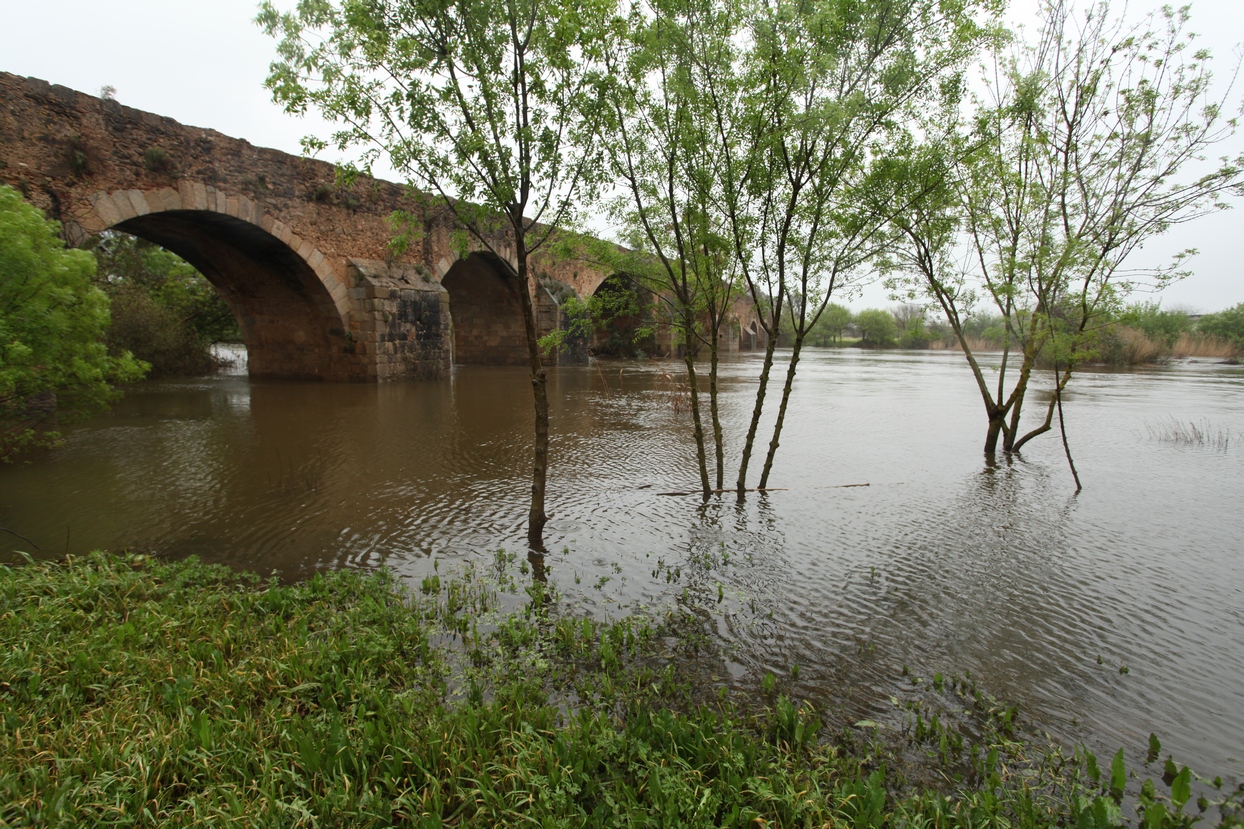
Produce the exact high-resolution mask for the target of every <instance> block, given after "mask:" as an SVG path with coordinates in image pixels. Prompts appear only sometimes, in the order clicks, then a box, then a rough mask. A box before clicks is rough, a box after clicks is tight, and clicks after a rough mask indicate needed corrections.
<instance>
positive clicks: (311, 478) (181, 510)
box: [0, 350, 1244, 779]
mask: <svg viewBox="0 0 1244 829" xmlns="http://www.w3.org/2000/svg"><path fill="white" fill-rule="evenodd" d="M758 366H759V362H758V358H754V357H750V356H744V357H742V358H740V359H739V360H737V361H734V362H731V363H728V364H727V365H726V366H725V367H724V369H723V372H724V375H725V379H724V381H723V388H724V413H725V418H726V421H727V426H728V440H729V446H730V447H731V448H732V449H733V450H734V451H735V452H737V451H738V447H739V444H740V442H741V440H740V437H741V431H742V428H743V426H744V425H745V418H746V414H747V411H748V407H749V406H750V397H751V395H752V393H753V389H754V385H755V376H756V373H757V369H758ZM678 373H679V369H678V366H676V365H675V364H672V363H650V362H604V361H602V362H600V363H598V364H594V365H593V366H591V367H585V368H562V369H557V370H554V371H553V372H552V374H551V380H550V392H551V397H552V400H553V403H552V405H553V434H554V438H553V448H552V471H551V480H550V485H549V492H550V512H551V513H553V519H552V520H551V522H550V524H549V527H548V536H547V540H548V545H549V548H550V550H551V552H550V555H549V556H548V558H547V563H548V565H549V567H550V571H549V579H550V581H551V582H553V583H555V584H556V585H557V587H558V588H559V589H560V590H561V591H562V593H563V595H564V596H565V597H566V599H567V601H568V602H572V603H577V604H579V605H581V606H583V607H584V608H585V609H586V610H587V611H588V612H593V613H596V614H600V615H609V616H616V615H620V614H623V613H626V612H629V611H634V610H640V609H650V608H658V609H659V608H665V607H670V606H673V605H674V604H676V603H679V602H686V603H690V604H692V605H694V606H695V607H696V608H698V609H699V610H700V611H701V612H703V613H705V614H707V615H708V617H709V618H710V619H711V620H712V623H713V624H715V625H716V629H717V631H718V634H719V636H720V639H721V642H722V643H723V645H724V646H725V648H726V652H727V654H728V657H729V662H728V663H727V667H728V669H729V676H726V677H723V678H725V679H732V680H733V681H734V682H736V683H737V684H739V685H749V684H750V685H751V686H753V687H754V685H755V683H756V682H757V680H758V678H759V677H760V676H762V675H763V674H764V673H765V672H767V671H773V672H774V673H776V674H778V675H779V676H783V675H787V674H788V672H789V671H790V669H791V666H792V665H796V664H797V665H798V666H799V668H800V671H799V676H798V680H797V682H795V683H794V685H795V690H796V691H797V692H798V693H799V694H800V695H802V696H805V697H807V698H809V699H812V700H813V701H815V702H818V703H819V704H821V705H822V706H825V707H828V708H834V707H836V708H837V710H839V711H840V712H842V715H843V716H847V717H856V716H870V717H874V718H877V717H885V716H886V710H887V709H888V708H889V707H890V703H889V698H890V695H891V694H892V693H894V692H895V690H896V689H897V688H899V687H900V686H901V684H902V683H903V682H905V681H906V680H903V679H902V678H901V673H902V670H903V667H904V666H907V667H908V668H909V669H910V671H911V672H913V673H915V674H919V675H922V676H925V677H931V676H932V675H933V674H934V673H935V672H942V673H944V674H948V675H949V674H951V673H955V672H957V673H959V674H962V673H963V672H964V671H970V672H971V674H972V676H973V678H974V679H976V680H977V681H978V683H980V684H981V685H982V686H983V687H985V688H987V689H988V690H989V691H990V692H991V693H993V694H994V695H995V696H997V697H998V698H1000V699H1003V700H1007V701H1008V702H1012V703H1018V704H1019V705H1020V706H1021V709H1022V710H1024V711H1026V712H1027V713H1028V715H1030V717H1032V718H1034V719H1035V720H1036V721H1037V722H1038V723H1040V724H1041V725H1042V726H1044V727H1046V728H1048V729H1050V730H1051V731H1052V732H1053V733H1054V734H1056V735H1058V736H1060V737H1061V738H1063V739H1065V740H1067V741H1069V742H1080V741H1084V742H1086V743H1087V744H1088V745H1090V746H1091V747H1092V748H1094V749H1095V750H1098V751H1099V752H1111V753H1112V752H1113V751H1114V749H1115V748H1117V747H1119V746H1126V747H1127V748H1128V749H1129V751H1142V752H1143V749H1144V747H1145V746H1146V740H1147V737H1148V734H1149V732H1150V731H1155V732H1157V734H1158V736H1159V737H1160V738H1161V739H1162V742H1163V746H1164V752H1165V751H1169V752H1173V753H1174V755H1175V757H1176V758H1177V759H1179V760H1181V761H1183V762H1188V763H1190V764H1192V765H1193V766H1194V768H1196V769H1197V770H1198V771H1200V772H1201V773H1203V774H1209V775H1211V776H1212V775H1215V774H1222V775H1224V776H1225V777H1227V778H1235V779H1239V778H1240V777H1244V528H1242V525H1241V504H1244V368H1240V367H1231V366H1223V365H1215V364H1210V363H1190V364H1180V365H1174V366H1169V367H1162V368H1155V369H1151V370H1146V371H1137V372H1129V373H1105V372H1102V373H1086V374H1084V375H1082V376H1080V377H1079V378H1077V379H1076V380H1075V381H1074V382H1073V386H1072V390H1071V393H1070V394H1068V395H1067V397H1066V403H1067V418H1068V428H1069V430H1070V434H1071V440H1072V446H1073V449H1074V452H1075V456H1076V461H1077V464H1078V466H1079V469H1080V472H1081V475H1082V477H1083V479H1084V483H1085V490H1084V491H1083V492H1082V493H1081V494H1080V495H1078V496H1075V495H1073V489H1074V487H1073V485H1072V482H1071V478H1070V475H1069V474H1068V472H1067V469H1066V466H1065V461H1064V459H1063V457H1062V448H1061V446H1060V444H1059V442H1058V441H1057V439H1056V437H1055V435H1054V434H1050V435H1046V436H1044V437H1042V438H1040V439H1038V440H1037V441H1035V442H1034V443H1033V444H1030V447H1029V449H1027V450H1026V451H1025V453H1024V458H1023V460H1020V461H1015V462H1014V463H1010V464H1005V463H1004V464H1001V465H998V466H994V467H991V466H988V465H986V464H985V462H984V460H983V458H982V456H981V453H980V445H981V442H982V439H983V424H984V418H983V413H982V411H981V404H980V402H979V399H978V398H977V397H976V392H975V387H974V384H973V381H972V380H971V378H970V375H969V374H968V373H967V370H966V368H965V366H964V365H963V364H962V363H961V358H959V357H957V356H956V355H953V354H945V353H927V352H924V353H915V352H906V353H904V352H891V353H882V354H878V353H862V352H859V351H855V350H836V351H819V352H814V353H812V354H811V355H809V356H808V357H807V358H806V359H805V360H804V362H803V363H802V365H801V369H800V376H799V380H798V383H797V387H796V392H795V396H794V400H793V406H792V411H791V413H790V415H789V417H788V419H787V426H786V431H785V434H784V436H783V440H782V447H781V450H780V452H779V455H778V460H777V464H776V466H775V469H774V475H773V480H772V481H771V484H772V485H773V486H775V487H782V488H783V490H782V491H775V492H772V493H769V494H767V495H766V496H764V497H758V496H755V495H753V496H751V497H750V498H749V499H748V501H747V502H746V504H745V505H744V506H742V507H739V506H738V505H737V504H736V503H735V500H734V498H733V496H725V497H720V498H714V499H713V500H711V501H709V503H707V504H703V503H701V501H700V499H699V498H698V497H696V496H670V495H663V494H661V493H665V492H670V491H680V490H688V489H692V488H694V487H695V485H696V480H697V479H696V475H695V473H694V467H693V458H694V450H693V442H692V438H691V433H690V429H689V428H688V425H687V420H686V414H685V408H684V409H683V410H682V412H681V413H680V412H678V411H676V409H675V403H676V402H677V395H676V394H675V393H672V392H671V391H670V389H671V378H670V375H677V374H678ZM771 399H772V398H771ZM530 410H531V403H530V385H529V383H528V381H527V378H526V376H525V373H524V371H523V370H521V369H499V368H498V369H493V368H476V367H465V368H460V369H457V370H456V371H455V373H454V376H453V378H452V380H447V381H440V382H426V383H404V384H393V385H382V386H362V385H321V384H303V383H275V382H258V381H256V382H252V381H249V380H248V379H247V378H246V377H245V376H242V375H238V374H234V375H224V376H217V377H211V378H205V379H198V380H192V381H182V382H162V383H150V384H146V385H143V386H141V387H139V388H136V389H134V390H133V391H131V392H130V394H129V395H127V397H126V398H125V400H124V401H123V402H122V403H121V404H120V405H119V406H117V408H116V410H115V411H114V412H113V413H111V414H110V415H108V416H105V417H101V418H98V419H96V420H94V421H92V422H90V423H87V424H85V425H83V426H80V427H77V428H75V429H73V430H71V431H69V432H68V434H67V438H68V440H67V444H66V446H65V447H64V448H63V449H61V450H59V451H56V452H54V453H52V454H50V455H47V456H44V457H41V458H39V459H38V460H36V461H35V462H34V463H31V464H28V465H25V466H15V467H9V468H4V469H0V526H3V527H4V528H6V529H8V530H11V531H12V532H15V533H20V534H21V535H23V536H26V537H27V538H29V539H31V540H32V541H33V542H34V543H36V544H38V545H39V547H40V548H41V552H40V553H39V555H43V556H56V555H61V554H63V553H65V552H66V551H69V552H82V551H86V550H89V549H92V548H110V549H114V550H115V549H121V548H125V547H132V548H140V549H146V550H152V551H157V552H159V553H163V554H169V555H174V556H181V555H187V554H197V555H200V556H202V557H203V558H205V559H209V560H212V561H221V562H226V563H229V564H232V565H235V566H238V567H243V568H247V569H252V570H256V571H259V572H262V573H268V572H270V571H273V570H279V571H280V572H281V573H282V574H283V575H284V576H286V577H293V578H296V577H299V576H302V575H305V574H309V573H311V572H313V571H315V570H317V569H320V568H327V567H376V566H379V565H386V566H388V567H390V568H392V569H394V570H395V571H396V572H398V573H399V574H401V575H403V576H405V577H407V578H409V579H411V580H413V581H415V582H417V581H418V580H419V579H421V578H422V577H423V576H424V575H425V574H427V573H429V572H430V571H431V568H432V566H433V562H434V561H436V562H438V564H439V567H440V572H441V573H442V574H445V573H446V572H452V568H453V567H454V566H455V565H460V564H461V563H462V562H464V561H466V560H469V559H478V560H481V561H482V560H490V559H491V558H492V557H493V555H494V553H495V551H496V550H497V549H499V548H505V549H507V550H511V551H519V552H521V551H522V550H524V544H523V538H524V526H523V521H524V517H525V515H526V507H525V499H526V497H527V494H528V491H529V490H528V486H529V484H528V479H527V475H528V469H529V463H530V459H529V448H528V447H529V437H528V433H529V430H530V419H531V415H530ZM1172 418H1174V419H1177V420H1179V421H1182V422H1184V423H1190V422H1195V423H1196V424H1198V425H1201V426H1203V427H1207V428H1208V430H1209V431H1210V432H1211V435H1212V436H1217V435H1219V434H1221V435H1224V436H1227V437H1228V438H1229V443H1228V444H1227V446H1226V447H1225V448H1222V447H1221V446H1210V445H1191V444H1188V443H1181V442H1170V441H1163V440H1160V439H1158V437H1157V435H1156V427H1157V426H1158V425H1159V424H1161V423H1163V422H1168V421H1170V419H1172ZM758 465H759V464H758V463H757V468H758ZM731 466H733V462H732V463H731ZM730 477H731V476H729V475H727V480H729V479H730ZM753 480H754V477H753ZM865 483H866V484H868V486H867V487H859V486H853V487H846V486H844V485H848V484H865ZM0 545H3V550H5V551H6V553H5V554H4V555H5V556H6V559H5V560H15V559H16V556H15V555H13V554H11V553H7V551H9V550H13V549H27V550H31V546H30V545H29V544H27V543H26V542H24V541H22V540H20V539H18V538H16V537H14V536H11V535H6V536H5V537H4V538H3V539H0ZM520 559H521V556H520ZM719 596H720V600H719Z"/></svg>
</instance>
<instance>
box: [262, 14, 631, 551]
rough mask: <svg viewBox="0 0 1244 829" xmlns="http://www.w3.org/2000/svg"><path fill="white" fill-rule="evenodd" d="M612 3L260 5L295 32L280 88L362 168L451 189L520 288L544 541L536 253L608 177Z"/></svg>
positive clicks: (451, 200) (531, 520) (314, 143)
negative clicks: (602, 132)
mask: <svg viewBox="0 0 1244 829" xmlns="http://www.w3.org/2000/svg"><path fill="white" fill-rule="evenodd" d="M610 12H611V7H610V6H609V4H608V2H607V0H605V2H601V3H594V2H592V0H414V1H413V2H410V1H409V0H323V2H314V3H300V4H298V6H297V9H296V11H293V12H290V13H287V14H281V13H279V12H278V11H277V9H276V7H275V6H274V5H273V3H271V2H267V3H265V4H264V5H263V7H262V11H261V12H260V15H259V22H260V24H261V25H262V26H263V27H264V28H265V29H266V31H267V32H268V33H269V34H270V35H272V36H273V37H277V38H280V41H281V42H280V46H279V55H280V58H279V60H278V61H277V62H275V63H273V64H272V69H271V74H270V75H269V77H268V87H269V89H271V90H272V92H273V95H274V97H275V98H276V99H277V100H278V101H280V102H282V103H284V104H285V106H286V109H287V110H288V111H290V112H294V113H303V112H305V111H307V109H309V108H312V107H314V108H315V109H318V110H319V111H320V112H321V113H322V114H323V115H324V116H325V117H327V118H329V119H330V120H333V121H336V122H339V123H342V124H343V125H344V127H343V129H342V130H341V131H339V132H337V133H336V134H335V135H334V136H333V138H332V141H331V143H332V144H334V145H335V146H336V147H338V148H339V149H343V150H344V149H348V148H351V147H363V148H365V149H364V152H363V156H362V163H361V165H359V166H360V168H361V169H362V170H364V171H368V170H369V169H370V164H371V163H372V162H373V161H374V160H375V159H377V158H380V157H381V156H383V157H386V158H387V159H388V160H389V162H390V163H391V164H392V166H393V167H394V169H396V170H398V171H400V172H401V173H403V174H404V175H406V176H408V178H409V180H410V183H411V184H412V185H414V186H415V187H417V188H419V189H421V190H423V191H425V192H430V193H432V194H435V195H436V196H438V197H439V198H440V200H441V201H442V203H443V206H444V208H445V210H447V211H448V212H449V214H451V215H452V216H453V218H454V219H455V220H456V221H457V223H458V224H459V225H460V227H461V228H463V229H464V230H465V231H466V233H467V234H469V236H470V238H471V241H473V243H475V244H477V245H479V246H481V247H482V248H484V249H485V250H487V251H489V252H491V253H492V254H494V257H495V259H496V261H497V262H498V263H499V266H500V267H501V268H502V269H503V270H504V272H505V275H506V276H508V277H509V279H510V280H511V281H512V282H513V283H514V284H515V286H516V287H517V292H518V295H519V298H520V302H521V305H522V312H523V323H524V326H525V328H526V334H527V351H528V357H529V362H530V369H531V384H532V392H533V398H534V404H535V450H534V464H533V473H532V485H531V508H530V512H529V514H528V541H529V542H530V543H531V545H532V546H533V548H536V549H539V548H541V547H542V545H543V533H544V525H545V523H546V521H547V520H548V519H547V516H546V514H545V483H546V478H547V472H548V446H549V403H548V390H547V387H548V381H547V377H546V374H545V369H544V366H543V363H542V360H541V353H540V352H541V348H540V343H539V342H538V339H537V329H536V319H535V312H534V309H533V302H532V296H531V288H530V286H531V282H532V281H531V278H530V273H531V271H530V268H531V256H532V255H533V254H534V253H536V252H537V251H538V250H540V249H541V248H544V247H545V246H546V245H547V244H548V243H549V241H550V240H551V239H552V238H553V237H554V235H555V234H556V233H557V232H558V231H559V229H561V228H563V227H565V226H567V225H568V223H570V221H571V219H572V217H573V213H574V210H575V207H576V204H577V203H578V202H579V201H580V200H581V199H582V198H583V197H584V196H585V194H586V192H587V191H589V190H590V189H591V188H592V187H593V186H594V185H595V184H596V183H597V181H598V178H599V171H600V168H601V165H600V163H599V157H598V152H597V141H596V135H597V126H598V119H599V115H600V109H601V107H602V106H603V104H602V101H601V97H600V90H601V87H600V84H599V83H598V81H599V73H598V71H597V67H598V65H599V58H600V43H601V39H600V37H599V35H600V34H601V33H602V31H603V21H604V20H605V19H606V18H607V16H608V15H609V14H610ZM306 143H307V146H308V148H310V149H321V148H324V147H326V146H328V144H329V143H330V142H329V141H326V140H324V139H320V138H311V139H308V140H307V142H306ZM507 247H510V248H512V250H513V259H511V257H510V256H509V255H508V253H507V251H506V248H507Z"/></svg>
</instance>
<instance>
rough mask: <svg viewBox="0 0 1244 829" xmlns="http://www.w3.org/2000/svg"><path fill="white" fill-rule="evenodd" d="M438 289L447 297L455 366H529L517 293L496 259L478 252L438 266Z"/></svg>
mask: <svg viewBox="0 0 1244 829" xmlns="http://www.w3.org/2000/svg"><path fill="white" fill-rule="evenodd" d="M438 270H439V271H440V272H441V287H443V288H444V289H445V291H446V292H447V293H448V294H449V316H450V318H451V319H452V320H453V362H454V363H455V364H458V365H493V366H518V365H527V362H528V354H527V331H526V327H525V324H524V322H523V307H522V299H521V297H520V296H519V293H518V291H519V287H518V286H517V285H516V284H515V283H514V280H513V279H510V278H509V276H508V274H507V273H506V270H505V266H504V265H503V264H502V263H501V262H500V261H498V259H497V257H496V256H495V255H494V254H491V253H486V252H483V251H476V252H474V253H471V254H469V255H468V256H466V257H465V258H462V259H458V260H457V261H455V262H453V263H449V262H447V261H444V260H442V262H441V267H440V268H438Z"/></svg>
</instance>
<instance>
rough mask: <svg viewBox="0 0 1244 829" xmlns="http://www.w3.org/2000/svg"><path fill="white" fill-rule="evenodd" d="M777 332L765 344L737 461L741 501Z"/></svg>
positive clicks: (763, 404) (766, 389)
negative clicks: (741, 448)
mask: <svg viewBox="0 0 1244 829" xmlns="http://www.w3.org/2000/svg"><path fill="white" fill-rule="evenodd" d="M777 330H778V327H777V326H776V325H775V326H774V327H773V331H771V332H766V333H768V334H769V342H768V343H766V344H765V361H764V365H763V366H762V367H761V369H760V387H759V388H757V389H756V404H755V405H754V406H752V422H751V423H749V424H748V426H747V439H746V440H745V441H744V443H743V458H742V459H741V460H740V461H739V482H738V497H739V500H740V501H741V500H743V496H744V494H745V493H746V492H747V464H748V462H750V461H751V459H752V447H754V446H755V444H756V432H757V430H758V429H759V428H760V415H761V413H762V412H763V410H764V407H765V392H766V391H768V389H769V370H770V369H772V368H773V351H774V349H776V348H777V339H778V338H777Z"/></svg>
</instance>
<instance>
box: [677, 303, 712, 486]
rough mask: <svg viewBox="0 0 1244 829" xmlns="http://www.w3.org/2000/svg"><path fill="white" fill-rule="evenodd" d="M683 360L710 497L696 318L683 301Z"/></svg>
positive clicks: (698, 454)
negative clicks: (698, 375)
mask: <svg viewBox="0 0 1244 829" xmlns="http://www.w3.org/2000/svg"><path fill="white" fill-rule="evenodd" d="M683 344H684V345H683V362H684V363H686V366H687V386H688V388H689V389H690V391H691V423H692V426H693V428H694V429H695V453H696V460H697V461H698V462H699V466H700V488H701V489H702V490H703V491H704V496H705V497H708V494H709V491H710V490H711V489H712V487H711V486H710V485H709V482H708V453H707V452H706V451H705V449H704V420H703V418H701V417H700V388H699V380H698V379H697V378H696V375H695V318H694V317H693V316H692V312H691V309H690V306H689V305H688V304H687V303H683Z"/></svg>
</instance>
